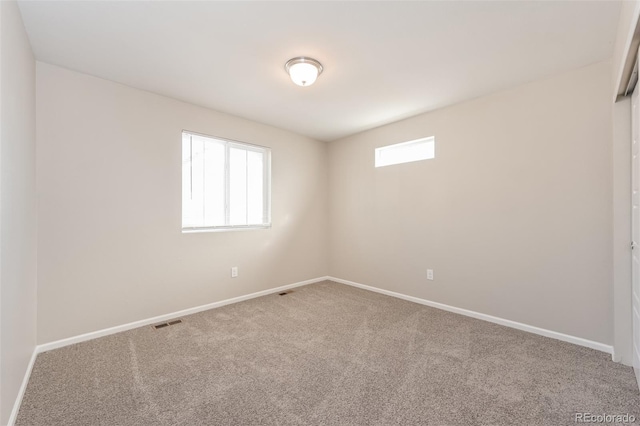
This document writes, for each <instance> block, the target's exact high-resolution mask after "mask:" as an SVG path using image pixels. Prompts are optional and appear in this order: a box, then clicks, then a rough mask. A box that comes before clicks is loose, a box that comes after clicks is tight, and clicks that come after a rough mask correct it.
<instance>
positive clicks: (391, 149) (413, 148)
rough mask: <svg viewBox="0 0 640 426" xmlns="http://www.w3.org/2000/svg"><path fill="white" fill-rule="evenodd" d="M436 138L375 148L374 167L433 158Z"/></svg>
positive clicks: (431, 137)
mask: <svg viewBox="0 0 640 426" xmlns="http://www.w3.org/2000/svg"><path fill="white" fill-rule="evenodd" d="M435 145H436V138H435V137H433V136H430V137H428V138H422V139H416V140H414V141H409V142H402V143H397V144H395V145H388V146H383V147H382V148H376V167H383V166H390V165H392V164H401V163H410V162H412V161H419V160H429V159H431V158H435V156H436V152H435Z"/></svg>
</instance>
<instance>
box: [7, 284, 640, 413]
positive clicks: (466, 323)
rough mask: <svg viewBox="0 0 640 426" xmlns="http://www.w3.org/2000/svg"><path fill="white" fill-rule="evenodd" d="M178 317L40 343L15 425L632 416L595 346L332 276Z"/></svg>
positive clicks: (616, 372)
mask: <svg viewBox="0 0 640 426" xmlns="http://www.w3.org/2000/svg"><path fill="white" fill-rule="evenodd" d="M183 321H184V322H183V323H182V324H177V325H173V326H170V327H165V328H163V329H159V330H156V329H154V328H152V327H151V326H147V327H142V328H138V329H135V330H131V331H127V332H124V333H119V334H115V335H111V336H107V337H103V338H100V339H96V340H92V341H88V342H84V343H80V344H76V345H73V346H68V347H65V348H61V349H57V350H54V351H50V352H46V353H42V354H40V355H39V356H38V358H37V359H36V363H35V366H34V369H33V373H32V376H31V379H30V381H29V384H28V387H27V391H26V394H25V397H24V400H23V402H22V406H21V409H20V412H19V415H18V420H17V424H18V425H47V426H50V425H65V426H71V425H109V426H116V425H136V426H142V425H243V426H244V425H321V424H322V425H396V424H397V425H438V426H442V425H509V426H512V425H553V426H557V425H573V424H575V423H574V418H575V417H574V416H575V413H576V412H590V413H593V414H602V413H608V414H625V413H629V414H632V415H634V416H635V417H636V418H638V419H640V394H639V393H638V387H637V385H636V383H635V379H634V376H633V371H632V369H631V368H629V367H625V366H623V365H620V364H616V363H614V362H612V361H611V358H610V356H609V355H608V354H605V353H601V352H598V351H594V350H591V349H587V348H584V347H580V346H575V345H572V344H569V343H564V342H560V341H556V340H553V339H549V338H545V337H541V336H537V335H533V334H529V333H525V332H522V331H518V330H514V329H510V328H506V327H503V326H499V325H496V324H492V323H488V322H484V321H480V320H475V319H472V318H467V317H464V316H460V315H456V314H452V313H449V312H445V311H441V310H437V309H433V308H429V307H425V306H422V305H418V304H414V303H411V302H406V301H403V300H399V299H395V298H391V297H388V296H384V295H380V294H377V293H372V292H369V291H365V290H360V289H356V288H352V287H349V286H345V285H341V284H336V283H332V282H322V283H317V284H312V285H308V286H305V287H300V288H297V289H295V290H294V291H293V292H292V293H290V294H288V295H286V296H279V295H277V294H274V295H269V296H265V297H261V298H258V299H253V300H249V301H246V302H242V303H237V304H234V305H228V306H225V307H222V308H218V309H213V310H210V311H206V312H202V313H199V314H195V315H191V316H187V317H184V318H183ZM636 424H637V422H636Z"/></svg>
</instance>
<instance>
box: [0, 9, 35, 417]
mask: <svg viewBox="0 0 640 426" xmlns="http://www.w3.org/2000/svg"><path fill="white" fill-rule="evenodd" d="M0 63H1V68H0V123H1V125H0V127H1V129H0V327H1V329H0V401H1V402H0V424H3V425H5V424H7V423H8V421H9V417H10V415H11V410H12V407H13V405H14V403H15V401H16V398H17V396H18V393H19V390H20V386H21V384H22V380H23V378H24V376H25V373H26V371H27V366H28V364H29V360H30V358H31V355H32V353H33V351H34V349H35V344H36V225H37V224H36V169H35V163H36V162H35V143H36V137H35V128H36V123H35V61H34V58H33V54H32V52H31V46H30V45H29V41H28V40H27V36H26V33H25V31H24V26H23V23H22V18H21V16H20V12H19V10H18V6H17V5H16V3H15V2H13V1H2V2H0Z"/></svg>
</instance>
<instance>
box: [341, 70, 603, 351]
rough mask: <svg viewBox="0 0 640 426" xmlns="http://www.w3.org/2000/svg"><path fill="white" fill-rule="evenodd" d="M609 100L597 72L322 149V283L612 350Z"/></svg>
mask: <svg viewBox="0 0 640 426" xmlns="http://www.w3.org/2000/svg"><path fill="white" fill-rule="evenodd" d="M610 93H611V64H610V63H599V64H595V65H592V66H589V67H586V68H582V69H579V70H575V71H572V72H569V73H566V74H563V75H560V76H556V77H554V78H550V79H547V80H543V81H537V82H534V83H530V84H527V85H524V86H521V87H518V88H515V89H513V90H509V91H505V92H501V93H497V94H494V95H490V96H486V97H483V98H480V99H476V100H473V101H469V102H465V103H462V104H458V105H455V106H452V107H449V108H445V109H442V110H438V111H434V112H431V113H427V114H423V115H420V116H417V117H414V118H410V119H407V120H404V121H400V122H397V123H393V124H390V125H387V126H383V127H380V128H377V129H374V130H371V131H368V132H364V133H361V134H358V135H355V136H352V137H349V138H346V139H343V140H339V141H335V142H332V143H331V144H330V145H329V165H330V167H329V182H330V184H329V194H330V198H329V205H330V227H329V229H330V230H331V234H330V245H329V272H330V275H331V276H334V277H337V278H342V279H346V280H351V281H355V282H359V283H362V284H367V285H371V286H375V287H379V288H382V289H387V290H391V291H396V292H399V293H404V294H407V295H411V296H415V297H420V298H424V299H429V300H432V301H437V302H441V303H444V304H448V305H453V306H456V307H460V308H465V309H469V310H473V311H477V312H480V313H484V314H489V315H494V316H497V317H501V318H505V319H509V320H513V321H518V322H522V323H525V324H529V325H533V326H537V327H542V328H545V329H549V330H553V331H557V332H561V333H566V334H570V335H574V336H578V337H582V338H586V339H590V340H593V341H596V342H601V343H605V344H612V343H613V335H612V334H613V333H612V330H613V323H612V274H613V272H612V262H613V261H612V203H611V200H612V142H611V139H612V118H611V117H612V111H611V108H612V107H611V97H610ZM431 135H433V136H435V137H436V158H435V159H434V160H428V161H421V162H415V163H408V164H402V165H397V166H388V167H384V168H379V169H376V168H374V166H373V160H374V148H376V147H379V146H384V145H389V144H393V143H398V142H403V141H408V140H412V139H416V138H419V137H423V136H431ZM427 268H431V269H434V273H435V280H434V281H428V280H427V279H426V272H427V271H426V270H427Z"/></svg>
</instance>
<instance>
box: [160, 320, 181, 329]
mask: <svg viewBox="0 0 640 426" xmlns="http://www.w3.org/2000/svg"><path fill="white" fill-rule="evenodd" d="M181 322H182V320H173V321H169V322H163V323H161V324H156V325H154V326H153V328H155V329H156V330H158V329H160V328H165V327H169V326H170V325H176V324H180V323H181Z"/></svg>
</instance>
